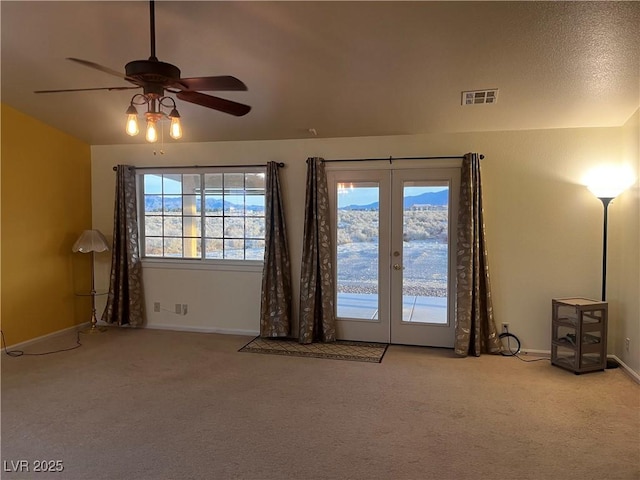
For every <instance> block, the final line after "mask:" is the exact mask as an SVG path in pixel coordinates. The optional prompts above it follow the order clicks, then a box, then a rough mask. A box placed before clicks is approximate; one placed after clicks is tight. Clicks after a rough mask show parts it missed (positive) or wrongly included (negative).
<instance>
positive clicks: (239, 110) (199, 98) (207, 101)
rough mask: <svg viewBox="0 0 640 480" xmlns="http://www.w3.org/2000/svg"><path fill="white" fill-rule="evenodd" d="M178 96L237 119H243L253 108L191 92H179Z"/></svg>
mask: <svg viewBox="0 0 640 480" xmlns="http://www.w3.org/2000/svg"><path fill="white" fill-rule="evenodd" d="M176 96H177V97H178V98H179V99H180V100H184V101H185V102H191V103H195V104H196V105H201V106H203V107H207V108H213V109H214V110H218V111H220V112H224V113H229V114H231V115H235V116H236V117H241V116H243V115H246V114H247V113H249V112H250V111H251V107H250V106H249V105H243V104H242V103H237V102H233V101H231V100H225V99H224V98H219V97H212V96H211V95H205V94H204V93H199V92H192V91H190V90H187V91H184V92H178V93H177V94H176Z"/></svg>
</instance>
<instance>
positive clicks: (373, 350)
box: [238, 337, 389, 363]
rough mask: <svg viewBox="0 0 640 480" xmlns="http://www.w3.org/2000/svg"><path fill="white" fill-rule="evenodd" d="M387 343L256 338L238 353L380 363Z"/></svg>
mask: <svg viewBox="0 0 640 480" xmlns="http://www.w3.org/2000/svg"><path fill="white" fill-rule="evenodd" d="M388 346H389V345H388V344H387V343H369V342H347V341H343V340H338V341H336V342H331V343H310V344H308V345H302V344H300V343H298V340H297V339H293V338H261V337H256V338H254V339H253V340H251V341H250V342H249V343H247V344H246V345H245V346H244V347H242V348H241V349H240V350H238V351H239V352H250V353H267V354H271V355H288V356H290V357H312V358H328V359H332V360H351V361H354V362H369V363H380V362H382V357H384V354H385V352H386V351H387V347H388Z"/></svg>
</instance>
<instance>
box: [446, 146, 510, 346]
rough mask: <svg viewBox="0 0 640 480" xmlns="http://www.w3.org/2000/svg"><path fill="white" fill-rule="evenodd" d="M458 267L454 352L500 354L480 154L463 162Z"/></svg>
mask: <svg viewBox="0 0 640 480" xmlns="http://www.w3.org/2000/svg"><path fill="white" fill-rule="evenodd" d="M457 265H458V267H457V280H458V288H457V299H456V300H457V308H456V339H455V345H454V347H455V352H456V354H458V355H461V356H463V357H466V356H467V355H475V356H480V354H481V353H499V352H500V350H501V349H502V345H501V342H500V339H499V337H498V329H497V328H496V324H495V321H494V319H493V305H492V302H491V286H490V282H489V265H488V260H487V247H486V241H485V231H484V219H483V214H482V184H481V182H480V158H479V157H478V154H477V153H468V154H466V155H465V156H464V160H463V161H462V179H461V185H460V210H459V212H458V251H457Z"/></svg>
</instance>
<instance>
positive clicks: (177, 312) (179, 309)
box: [176, 303, 182, 315]
mask: <svg viewBox="0 0 640 480" xmlns="http://www.w3.org/2000/svg"><path fill="white" fill-rule="evenodd" d="M181 313H182V304H180V303H176V314H177V315H180V314H181Z"/></svg>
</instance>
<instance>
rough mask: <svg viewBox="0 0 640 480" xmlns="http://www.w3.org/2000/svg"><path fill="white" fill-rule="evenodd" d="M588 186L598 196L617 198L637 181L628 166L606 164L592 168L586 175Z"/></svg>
mask: <svg viewBox="0 0 640 480" xmlns="http://www.w3.org/2000/svg"><path fill="white" fill-rule="evenodd" d="M585 180H586V182H585V183H586V184H587V188H588V189H589V191H590V192H591V193H593V194H594V195H595V196H596V197H598V198H616V197H617V196H618V195H620V194H621V193H622V192H624V191H625V190H626V189H627V188H629V187H630V186H631V185H633V183H634V182H635V177H634V174H633V171H632V170H631V169H630V168H629V167H627V166H604V167H599V168H595V169H593V170H591V171H590V172H589V173H588V174H587V177H586V179H585Z"/></svg>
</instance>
